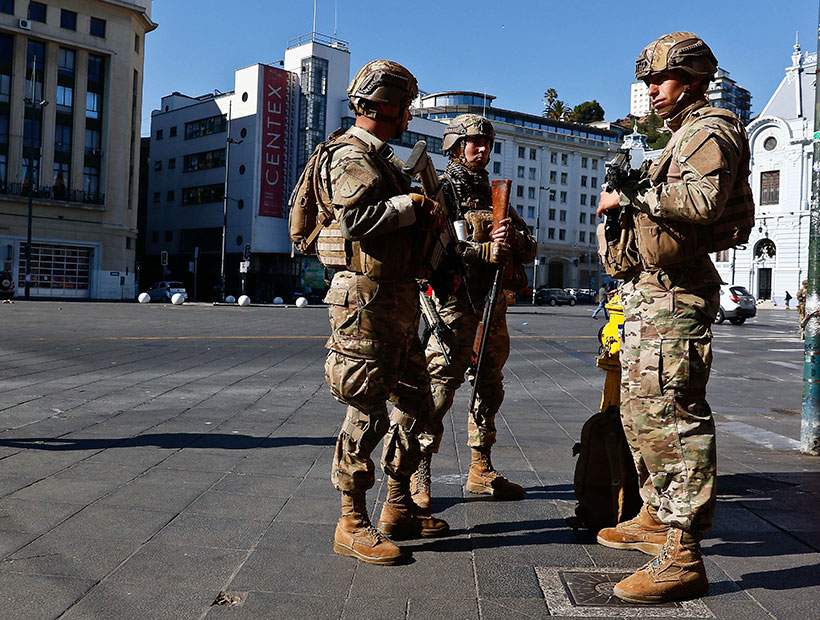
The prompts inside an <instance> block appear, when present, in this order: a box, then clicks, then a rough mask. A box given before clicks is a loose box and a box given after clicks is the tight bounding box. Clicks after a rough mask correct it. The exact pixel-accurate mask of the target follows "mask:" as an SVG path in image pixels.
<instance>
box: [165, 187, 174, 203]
mask: <svg viewBox="0 0 820 620" xmlns="http://www.w3.org/2000/svg"><path fill="white" fill-rule="evenodd" d="M165 201H166V202H174V190H172V189H169V190H168V193H167V194H166V195H165Z"/></svg>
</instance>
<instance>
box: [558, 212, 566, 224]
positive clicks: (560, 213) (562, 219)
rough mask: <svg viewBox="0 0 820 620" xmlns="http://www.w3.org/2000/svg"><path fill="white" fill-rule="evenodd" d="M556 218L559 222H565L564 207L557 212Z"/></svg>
mask: <svg viewBox="0 0 820 620" xmlns="http://www.w3.org/2000/svg"><path fill="white" fill-rule="evenodd" d="M558 220H559V221H561V222H566V221H567V211H566V209H561V211H560V212H559V214H558Z"/></svg>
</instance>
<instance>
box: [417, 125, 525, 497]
mask: <svg viewBox="0 0 820 620" xmlns="http://www.w3.org/2000/svg"><path fill="white" fill-rule="evenodd" d="M494 139H495V130H494V129H493V126H492V124H491V123H490V121H488V120H487V119H486V118H483V117H481V116H478V115H476V114H463V115H461V116H457V117H456V118H454V119H453V120H452V121H451V122H450V125H449V126H448V127H447V129H445V130H444V139H443V143H442V146H443V149H444V151H445V152H447V153H449V158H450V161H449V163H448V165H447V169H446V171H445V173H444V175H443V177H442V182H444V183H446V184H449V185H450V186H451V188H452V189H453V192H452V193H453V194H454V195H455V197H456V199H457V203H458V208H459V210H460V215H459V218H464V219H465V220H466V222H467V224H466V225H467V227H468V229H469V240H467V241H463V242H461V243H462V244H463V252H462V255H463V257H464V262H465V264H466V267H467V271H468V273H467V276H468V279H467V282H466V283H463V285H462V286H461V287H459V288H456V290H455V291H454V292H451V293H447V294H442V293H441V292H440V291H438V292H437V293H436V295H435V297H434V300H435V303H436V306H437V308H438V311H439V314H440V315H441V317H442V319H443V320H444V322H445V323H446V324H447V326H448V327H449V331H448V332H447V333H446V335H445V338H444V340H445V346H446V347H447V349H448V354H449V357H450V364H447V363H446V362H445V361H444V356H443V355H442V351H441V346H440V345H439V343H438V341H437V340H436V339H435V338H431V339H430V340H429V341H428V343H427V352H426V353H427V369H428V370H429V372H430V380H431V381H432V390H433V402H434V405H435V407H434V412H433V415H432V418H431V420H430V423H429V424H428V426H427V430H426V431H425V433H424V434H423V435H422V436H421V443H422V450H423V453H424V456H423V458H422V462H421V464H420V466H419V471H417V472H416V473H415V474H414V475H413V481H412V482H413V499H414V501H415V502H416V503H418V504H419V505H421V506H428V507H429V505H430V461H431V459H432V455H433V453H435V452H438V449H439V444H440V443H441V436H442V434H443V432H444V426H443V424H442V418H443V417H444V414H446V413H447V411H448V410H449V409H450V406H451V405H452V404H453V397H454V395H455V392H456V390H457V389H458V388H459V386H460V385H461V384H462V383H463V382H464V376H465V372H466V371H467V369H468V366H469V364H470V358H471V352H472V347H473V340H474V338H475V334H476V328H477V326H478V323H479V321H480V320H481V315H482V312H483V305H484V302H485V299H486V297H487V293H488V291H489V289H490V287H491V285H492V277H493V273H494V268H495V267H496V266H497V265H504V264H505V263H506V262H507V260H508V259H511V260H512V261H513V263H514V267H518V268H519V269H518V270H516V269H513V272H514V273H517V272H519V271H520V272H521V273H523V270H522V269H521V265H522V264H523V263H526V262H529V261H531V260H532V259H533V257H534V256H535V240H534V239H533V237H532V235H531V234H530V231H529V228H528V227H527V226H526V224H525V223H524V221H523V220H522V219H521V217H520V216H519V215H518V213H517V212H516V211H515V209H514V208H511V209H510V217H509V218H508V219H506V220H504V221H503V222H502V223H501V225H500V226H499V227H498V228H497V229H496V230H495V231H494V232H493V233H488V229H489V226H490V225H491V224H492V191H491V188H490V182H489V175H488V174H487V171H486V170H485V168H486V166H487V163H488V162H489V158H490V152H491V151H492V147H493V140H494ZM523 285H526V281H525V282H524V283H523ZM523 285H519V287H523ZM467 287H469V293H470V296H469V298H468V296H467ZM469 299H471V300H472V302H473V303H474V304H475V311H474V310H473V309H472V308H471V307H470V301H469ZM506 309H507V304H506V298H505V296H504V295H500V296H499V299H498V305H497V307H496V312H495V314H494V317H493V323H492V325H490V326H489V328H488V329H489V336H488V338H489V339H488V341H487V346H486V349H485V353H484V359H483V361H482V368H481V378H480V380H479V385H478V391H477V399H476V407H475V410H474V411H470V412H468V418H467V428H468V438H467V445H469V446H470V452H471V465H470V471H469V474H468V477H467V484H466V489H467V490H468V491H470V492H472V493H479V494H484V495H489V496H491V497H493V498H496V499H520V498H521V497H523V495H524V489H523V488H521V486H519V485H517V484H515V483H512V482H510V481H508V480H507V479H506V478H505V477H504V476H502V475H501V474H499V473H498V472H497V471H496V470H495V469H494V468H493V465H492V461H491V459H490V451H491V448H492V445H493V444H494V443H495V435H496V429H495V416H496V413H497V412H498V409H499V407H500V406H501V401H502V400H503V399H504V388H503V387H502V380H503V375H502V373H501V371H502V369H503V367H504V363H505V362H506V361H507V357H508V356H509V353H510V336H509V334H508V333H507V322H506V316H505V315H506ZM471 379H472V377H471Z"/></svg>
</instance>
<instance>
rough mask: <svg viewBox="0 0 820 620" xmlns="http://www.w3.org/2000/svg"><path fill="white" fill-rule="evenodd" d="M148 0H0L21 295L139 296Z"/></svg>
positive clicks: (5, 258)
mask: <svg viewBox="0 0 820 620" xmlns="http://www.w3.org/2000/svg"><path fill="white" fill-rule="evenodd" d="M154 28H156V24H155V23H154V22H153V21H152V20H151V0H51V1H48V2H34V1H31V2H28V1H25V0H0V257H2V265H3V268H4V269H6V270H9V271H11V272H12V273H13V275H14V277H15V279H16V281H17V293H18V295H22V294H23V292H24V290H25V288H26V282H25V274H26V239H27V221H28V218H27V214H28V197H29V192H30V191H31V194H32V210H31V213H32V218H31V231H32V232H31V235H32V244H31V250H30V255H31V265H30V268H29V271H30V273H31V279H30V281H29V287H30V293H31V295H32V296H49V297H58V298H63V297H78V298H97V299H130V298H133V294H134V252H135V248H136V237H137V199H138V196H137V194H138V183H139V178H138V175H139V170H138V168H139V161H138V159H139V149H140V142H139V135H140V110H141V103H142V81H143V58H144V55H143V53H144V47H145V35H146V33H148V32H150V31H151V30H153V29H154Z"/></svg>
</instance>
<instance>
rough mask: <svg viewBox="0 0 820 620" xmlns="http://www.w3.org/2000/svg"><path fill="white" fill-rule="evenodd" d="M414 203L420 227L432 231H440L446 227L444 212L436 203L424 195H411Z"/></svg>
mask: <svg viewBox="0 0 820 620" xmlns="http://www.w3.org/2000/svg"><path fill="white" fill-rule="evenodd" d="M410 199H411V200H412V201H413V208H414V210H415V212H416V221H417V222H418V223H419V225H420V226H422V227H424V228H429V229H431V230H438V229H439V228H443V227H444V211H443V210H442V209H441V206H440V205H439V204H438V203H437V202H436V201H435V200H430V199H429V198H428V197H427V196H425V195H424V194H415V193H413V194H410Z"/></svg>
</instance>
